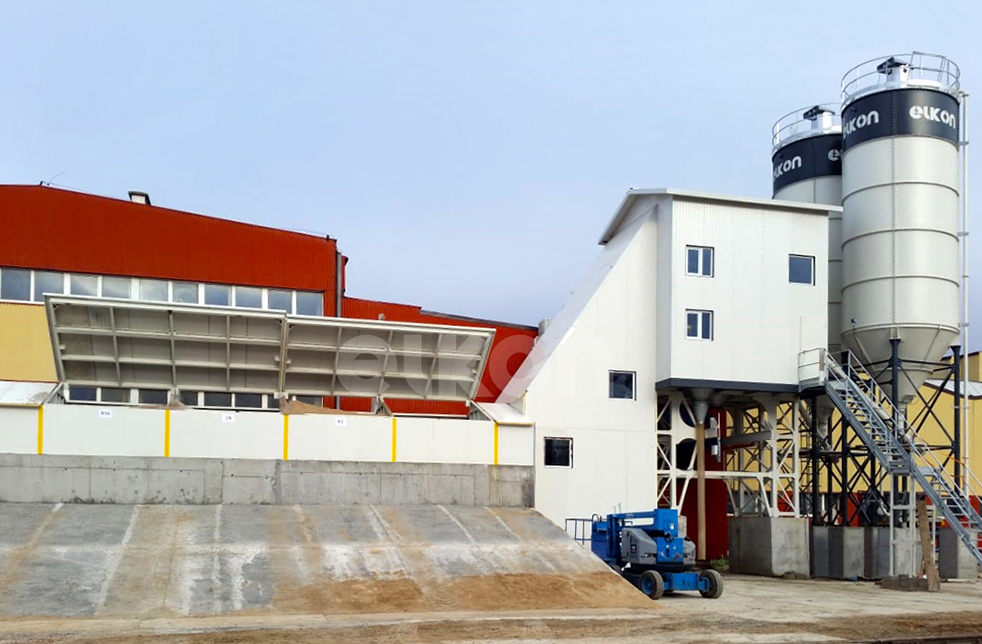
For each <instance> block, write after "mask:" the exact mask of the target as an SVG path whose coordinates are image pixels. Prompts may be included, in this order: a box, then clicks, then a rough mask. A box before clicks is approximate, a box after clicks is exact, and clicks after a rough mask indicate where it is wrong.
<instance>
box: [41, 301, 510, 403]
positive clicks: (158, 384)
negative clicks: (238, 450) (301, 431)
mask: <svg viewBox="0 0 982 644" xmlns="http://www.w3.org/2000/svg"><path fill="white" fill-rule="evenodd" d="M45 307H46V309H47V315H48V325H49V327H50V332H51V340H52V346H53V347H54V357H55V364H56V367H57V369H58V377H59V378H60V379H61V380H62V382H65V383H67V384H69V385H79V386H102V387H137V388H144V389H165V388H166V389H172V390H187V391H235V392H256V393H271V392H272V393H275V392H279V393H286V394H291V395H314V396H358V397H370V398H410V399H423V400H453V401H469V400H471V399H472V398H473V397H474V396H475V395H476V394H477V389H478V386H479V385H480V381H481V374H482V373H483V372H484V365H485V362H486V361H487V357H488V352H489V351H490V348H491V341H492V339H493V338H494V329H487V328H476V327H462V326H447V325H438V324H415V323H407V322H388V321H382V320H378V321H376V320H357V319H349V318H324V317H307V316H295V315H287V314H285V313H281V312H276V311H267V310H260V309H242V308H232V307H224V306H200V305H194V304H173V303H159V304H158V303H151V302H134V301H132V300H117V299H108V298H94V297H77V296H71V297H69V296H61V295H48V296H46V297H45Z"/></svg>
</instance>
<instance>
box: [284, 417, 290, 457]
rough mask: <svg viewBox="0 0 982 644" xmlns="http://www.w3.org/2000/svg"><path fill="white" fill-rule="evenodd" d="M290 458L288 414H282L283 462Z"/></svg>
mask: <svg viewBox="0 0 982 644" xmlns="http://www.w3.org/2000/svg"><path fill="white" fill-rule="evenodd" d="M289 458H290V414H283V460H284V461H286V460H288V459H289Z"/></svg>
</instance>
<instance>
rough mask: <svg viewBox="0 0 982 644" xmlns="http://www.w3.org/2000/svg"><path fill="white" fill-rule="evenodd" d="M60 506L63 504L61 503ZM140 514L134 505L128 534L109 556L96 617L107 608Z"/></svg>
mask: <svg viewBox="0 0 982 644" xmlns="http://www.w3.org/2000/svg"><path fill="white" fill-rule="evenodd" d="M58 505H61V504H60V503H59V504H58ZM139 513H140V506H139V505H134V506H133V512H131V513H130V521H129V523H127V524H126V532H124V533H123V538H122V540H121V541H120V542H119V545H118V546H116V547H115V548H113V549H112V553H111V554H110V555H109V562H108V566H107V568H106V578H105V579H103V581H102V586H100V588H99V599H98V600H97V601H96V604H95V611H94V614H95V615H98V614H99V613H100V612H102V609H103V608H105V606H106V598H107V597H109V586H111V585H112V582H113V579H114V578H115V577H116V571H117V570H118V569H119V564H120V562H121V561H122V560H123V551H125V550H126V546H127V545H129V543H130V539H132V538H133V526H135V525H136V518H137V515H138V514H139Z"/></svg>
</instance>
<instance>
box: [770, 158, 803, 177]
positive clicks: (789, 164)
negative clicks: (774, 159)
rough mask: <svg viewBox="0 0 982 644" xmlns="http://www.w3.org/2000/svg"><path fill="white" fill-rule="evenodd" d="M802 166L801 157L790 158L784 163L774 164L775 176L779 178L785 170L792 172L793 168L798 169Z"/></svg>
mask: <svg viewBox="0 0 982 644" xmlns="http://www.w3.org/2000/svg"><path fill="white" fill-rule="evenodd" d="M800 167H801V157H800V156H799V157H794V158H791V159H788V160H787V161H785V162H784V163H778V164H777V165H776V166H774V178H775V179H777V178H778V177H780V176H781V175H782V174H784V173H785V172H791V171H792V170H797V169H798V168H800Z"/></svg>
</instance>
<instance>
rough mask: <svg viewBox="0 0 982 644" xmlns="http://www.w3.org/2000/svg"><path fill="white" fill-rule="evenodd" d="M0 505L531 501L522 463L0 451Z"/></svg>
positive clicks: (529, 474)
mask: <svg viewBox="0 0 982 644" xmlns="http://www.w3.org/2000/svg"><path fill="white" fill-rule="evenodd" d="M0 501H8V502H23V503H31V502H33V503H135V504H159V503H166V504H213V503H226V504H249V503H259V504H295V503H299V504H320V503H367V504H390V505H404V504H427V503H438V504H450V505H477V506H505V507H532V506H533V505H534V502H535V496H534V471H533V468H532V467H526V466H510V465H500V466H489V465H473V464H448V463H371V462H352V461H334V462H324V461H282V460H246V459H213V458H160V457H106V456H56V455H36V454H34V455H31V454H0Z"/></svg>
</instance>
